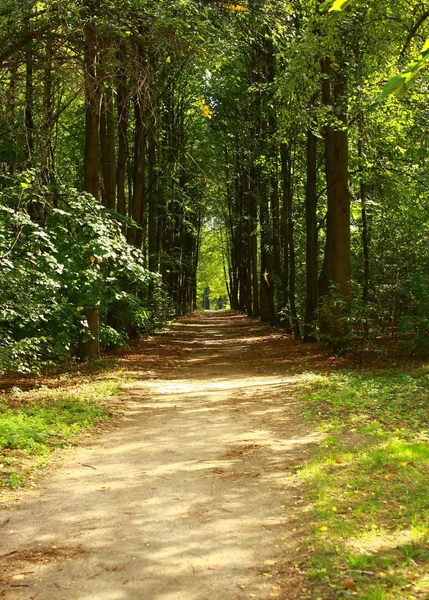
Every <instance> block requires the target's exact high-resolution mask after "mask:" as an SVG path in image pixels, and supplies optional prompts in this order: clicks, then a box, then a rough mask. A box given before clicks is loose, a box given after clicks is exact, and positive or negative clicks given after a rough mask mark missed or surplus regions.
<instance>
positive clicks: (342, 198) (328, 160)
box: [319, 59, 351, 351]
mask: <svg viewBox="0 0 429 600" xmlns="http://www.w3.org/2000/svg"><path fill="white" fill-rule="evenodd" d="M321 66H322V72H323V73H324V74H325V78H324V79H323V84H322V96H323V101H324V103H325V104H326V105H328V106H334V107H335V108H337V114H336V116H337V118H338V119H339V120H340V121H341V122H342V123H343V125H344V129H339V128H336V127H334V125H332V124H329V125H327V126H326V128H325V132H324V137H325V168H326V182H327V195H328V213H327V222H326V228H327V229H326V247H325V257H324V263H323V268H322V273H321V276H320V278H319V295H320V297H323V298H324V305H325V310H324V312H325V315H327V317H328V318H327V319H324V320H323V322H321V331H322V333H329V336H330V340H329V342H330V344H331V345H332V347H333V348H334V349H335V350H336V351H343V350H344V349H345V346H346V343H347V335H348V325H347V313H348V310H349V306H350V277H351V259H350V193H349V188H348V135H347V129H346V127H347V115H346V112H345V108H344V106H343V103H344V95H345V91H346V83H345V78H344V73H343V71H342V70H341V67H339V71H338V72H337V73H333V72H332V69H331V66H330V63H329V60H328V59H324V60H322V61H321ZM332 81H335V84H333V83H332ZM338 107H339V108H338ZM322 323H323V328H322Z"/></svg>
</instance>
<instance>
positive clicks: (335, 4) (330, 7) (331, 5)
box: [320, 0, 353, 12]
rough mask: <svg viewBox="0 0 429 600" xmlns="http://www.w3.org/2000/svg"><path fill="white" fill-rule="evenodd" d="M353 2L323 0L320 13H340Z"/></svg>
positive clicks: (350, 0) (346, 0)
mask: <svg viewBox="0 0 429 600" xmlns="http://www.w3.org/2000/svg"><path fill="white" fill-rule="evenodd" d="M352 2H353V0H325V2H322V4H321V5H320V10H322V11H326V10H327V11H329V12H332V11H340V10H344V9H345V8H347V6H348V5H349V4H351V3H352Z"/></svg>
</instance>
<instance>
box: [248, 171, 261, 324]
mask: <svg viewBox="0 0 429 600" xmlns="http://www.w3.org/2000/svg"><path fill="white" fill-rule="evenodd" d="M253 180H254V177H253V175H252V168H251V169H250V182H251V183H250V187H251V190H250V198H249V203H250V206H249V227H250V261H251V271H252V313H253V316H254V317H260V315H261V313H260V310H259V278H258V233H257V232H258V205H257V197H256V194H255V191H254V189H253V185H252V182H253Z"/></svg>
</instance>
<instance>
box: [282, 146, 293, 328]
mask: <svg viewBox="0 0 429 600" xmlns="http://www.w3.org/2000/svg"><path fill="white" fill-rule="evenodd" d="M280 157H281V164H282V180H283V181H282V187H283V211H282V212H283V219H282V220H283V236H282V237H283V277H282V281H283V323H284V328H285V331H286V333H288V334H290V333H292V327H291V321H290V292H289V287H290V281H289V275H290V248H289V242H290V235H289V207H290V203H291V195H292V181H291V178H292V173H291V164H290V163H291V158H290V150H289V146H288V144H287V143H285V142H283V143H282V144H281V146H280Z"/></svg>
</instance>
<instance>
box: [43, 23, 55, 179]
mask: <svg viewBox="0 0 429 600" xmlns="http://www.w3.org/2000/svg"><path fill="white" fill-rule="evenodd" d="M52 58H53V48H52V35H51V34H50V33H47V37H46V56H45V66H44V74H43V120H42V131H41V156H42V158H41V168H40V172H41V177H40V178H41V181H42V184H44V185H47V184H48V183H49V182H50V181H51V180H52V178H53V175H54V169H53V164H52V163H53V161H52V133H53V128H54V116H53V105H52V76H53V73H52Z"/></svg>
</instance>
